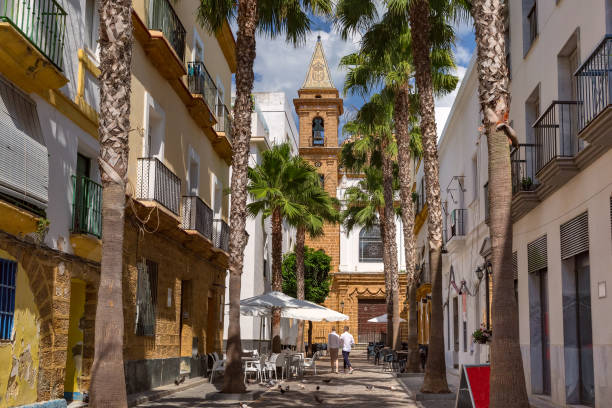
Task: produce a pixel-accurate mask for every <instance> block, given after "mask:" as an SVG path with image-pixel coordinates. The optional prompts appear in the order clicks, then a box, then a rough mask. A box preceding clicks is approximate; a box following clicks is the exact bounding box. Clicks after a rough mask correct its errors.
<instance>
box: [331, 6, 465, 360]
mask: <svg viewBox="0 0 612 408" xmlns="http://www.w3.org/2000/svg"><path fill="white" fill-rule="evenodd" d="M447 34H450V33H447ZM447 42H449V39H444V38H442V43H441V45H442V46H443V47H444V45H445V44H446V43H447ZM432 56H433V58H432V63H433V66H432V75H433V81H434V89H435V91H436V94H439V95H441V94H445V93H448V92H451V91H452V90H454V89H455V87H456V86H457V77H456V76H454V75H452V74H450V71H451V70H452V69H453V68H454V67H455V64H454V61H453V58H452V55H451V53H450V51H449V50H447V49H445V48H441V49H436V50H435V51H434V52H432ZM340 64H341V66H344V67H345V68H348V69H349V72H348V74H347V79H346V81H345V87H344V89H345V92H349V93H351V94H359V95H365V94H367V93H369V92H370V91H371V89H373V88H376V87H378V86H382V85H384V86H385V89H384V91H383V93H386V94H388V97H389V98H393V100H394V109H393V120H394V125H395V136H396V139H397V145H398V160H397V161H398V165H399V181H400V198H401V200H400V205H401V216H402V224H403V233H404V251H405V258H406V270H407V280H408V294H407V295H408V299H409V302H412V303H411V306H412V308H409V310H410V312H409V313H410V316H412V317H414V318H416V314H415V313H416V310H415V309H416V303H415V302H416V299H413V296H412V295H414V294H415V293H416V285H417V284H418V276H417V274H416V270H415V268H414V265H415V259H414V234H413V231H414V208H413V201H412V199H411V191H412V173H411V168H410V163H411V157H416V156H417V155H418V156H419V157H420V132H419V131H418V127H416V126H415V119H416V115H417V112H416V110H417V109H416V108H417V106H418V102H417V101H416V95H415V94H414V91H413V87H412V86H411V83H412V82H413V81H414V66H413V63H412V48H411V35H410V28H409V26H408V25H407V24H406V22H405V19H403V18H398V16H397V15H396V14H393V13H385V15H384V16H383V18H382V20H381V21H380V22H378V23H375V24H372V25H371V26H370V27H369V29H368V31H367V32H366V33H365V34H364V36H363V41H362V47H361V50H360V52H359V53H355V54H350V55H347V56H345V57H344V58H342V60H341V62H340ZM415 130H417V131H415ZM411 293H412V295H411ZM408 327H409V334H408V339H409V341H408V348H409V351H410V353H409V358H408V369H410V370H413V371H416V370H418V369H419V355H418V343H417V342H418V336H417V325H416V320H414V319H413V321H412V323H411V322H410V321H409V325H408Z"/></svg>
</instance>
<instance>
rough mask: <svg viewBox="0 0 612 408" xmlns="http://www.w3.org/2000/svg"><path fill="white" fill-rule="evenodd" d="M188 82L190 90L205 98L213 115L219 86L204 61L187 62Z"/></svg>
mask: <svg viewBox="0 0 612 408" xmlns="http://www.w3.org/2000/svg"><path fill="white" fill-rule="evenodd" d="M187 84H188V86H189V92H191V93H192V94H194V95H201V96H202V97H203V98H204V101H205V102H206V105H207V106H208V109H209V110H210V112H211V115H212V114H213V113H214V112H215V100H216V98H217V87H216V86H215V82H214V81H213V79H212V77H211V76H210V74H209V73H208V70H207V69H206V66H205V65H204V63H203V62H201V61H192V62H189V63H188V64H187ZM211 122H212V120H211Z"/></svg>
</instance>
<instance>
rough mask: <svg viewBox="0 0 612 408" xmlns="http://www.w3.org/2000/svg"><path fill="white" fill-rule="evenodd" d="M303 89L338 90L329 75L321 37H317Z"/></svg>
mask: <svg viewBox="0 0 612 408" xmlns="http://www.w3.org/2000/svg"><path fill="white" fill-rule="evenodd" d="M302 89H336V87H335V86H334V83H333V82H332V79H331V75H330V74H329V67H328V66H327V59H326V58H325V52H324V51H323V44H322V42H321V36H320V35H319V36H317V43H316V45H315V49H314V52H313V54H312V59H311V60H310V66H309V67H308V73H307V74H306V79H305V80H304V84H303V85H302Z"/></svg>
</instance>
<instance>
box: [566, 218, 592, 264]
mask: <svg viewBox="0 0 612 408" xmlns="http://www.w3.org/2000/svg"><path fill="white" fill-rule="evenodd" d="M588 250H589V213H588V212H585V213H582V214H580V215H579V216H577V217H576V218H573V219H571V220H569V221H568V222H566V223H565V224H561V259H567V258H571V257H572V256H574V255H578V254H580V253H582V252H586V251H588Z"/></svg>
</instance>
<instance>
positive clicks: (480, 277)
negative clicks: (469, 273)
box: [474, 265, 484, 280]
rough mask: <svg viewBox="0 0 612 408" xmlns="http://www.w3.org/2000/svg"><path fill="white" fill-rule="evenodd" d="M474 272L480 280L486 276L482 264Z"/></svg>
mask: <svg viewBox="0 0 612 408" xmlns="http://www.w3.org/2000/svg"><path fill="white" fill-rule="evenodd" d="M474 272H475V273H476V277H477V278H478V280H482V278H483V277H484V272H483V270H482V268H481V267H480V265H479V266H477V267H476V270H475V271H474Z"/></svg>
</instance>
